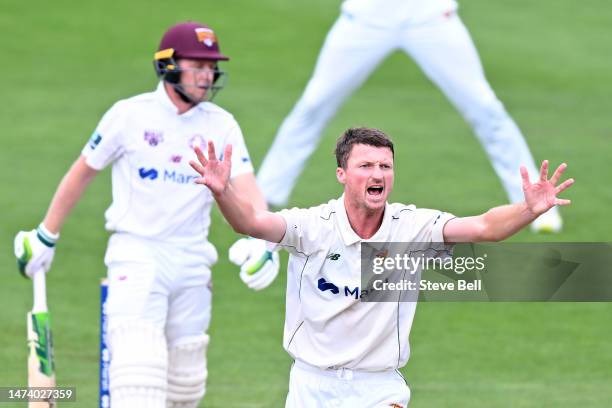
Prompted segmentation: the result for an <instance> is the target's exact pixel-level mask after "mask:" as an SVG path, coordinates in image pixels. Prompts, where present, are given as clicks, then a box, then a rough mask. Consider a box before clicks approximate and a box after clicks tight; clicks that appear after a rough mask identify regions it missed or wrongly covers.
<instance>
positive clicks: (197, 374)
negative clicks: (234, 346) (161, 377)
mask: <svg viewBox="0 0 612 408" xmlns="http://www.w3.org/2000/svg"><path fill="white" fill-rule="evenodd" d="M208 340H209V338H208V335H206V334H202V335H198V336H188V337H183V338H181V339H178V340H177V341H176V342H175V343H174V345H173V346H172V347H170V349H169V350H168V405H167V407H168V408H195V407H197V406H198V403H199V402H200V400H201V399H202V397H203V396H204V393H205V392H206V377H207V376H208V370H207V369H206V348H207V347H208ZM113 408H115V407H113Z"/></svg>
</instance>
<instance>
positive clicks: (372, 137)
mask: <svg viewBox="0 0 612 408" xmlns="http://www.w3.org/2000/svg"><path fill="white" fill-rule="evenodd" d="M356 144H364V145H369V146H374V147H388V148H389V149H391V154H392V155H393V157H395V151H394V150H393V142H392V141H391V139H390V138H389V136H387V135H386V134H385V133H384V132H383V131H382V130H379V129H373V128H350V129H347V130H346V131H344V133H343V134H342V135H340V137H339V138H338V141H337V142H336V151H335V153H336V163H338V167H342V168H343V169H346V164H347V162H348V158H349V155H350V154H351V150H352V149H353V145H356Z"/></svg>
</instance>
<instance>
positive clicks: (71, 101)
mask: <svg viewBox="0 0 612 408" xmlns="http://www.w3.org/2000/svg"><path fill="white" fill-rule="evenodd" d="M339 4H340V1H339V0H292V1H289V0H285V1H283V0H259V1H252V0H228V1H216V2H213V1H208V0H206V1H192V0H188V1H180V2H178V1H176V2H159V1H144V0H133V1H118V0H108V1H105V2H87V1H84V2H74V1H68V0H56V1H50V2H45V1H40V0H35V1H31V2H24V1H19V0H3V1H2V6H0V9H1V10H2V11H1V12H0V34H1V37H2V42H1V43H2V47H1V49H2V53H3V55H4V57H3V63H2V66H1V67H0V72H1V73H2V82H3V84H2V96H3V101H2V109H0V123H1V126H2V134H3V136H2V149H0V163H2V170H1V171H0V181H1V185H2V193H1V194H0V208H1V209H2V212H1V214H2V215H1V216H0V217H1V222H0V242H1V244H2V245H1V247H0V249H1V250H0V265H1V266H2V272H1V273H0V321H1V322H2V330H1V331H0V387H1V386H23V385H25V383H26V365H25V362H26V343H25V332H26V327H25V314H26V312H27V311H28V310H29V309H30V308H31V299H32V296H31V285H30V282H29V281H26V280H24V279H22V278H21V277H20V276H19V274H18V273H17V271H16V268H15V262H14V259H13V255H12V240H13V236H14V234H15V233H16V232H17V231H18V230H19V229H30V228H33V227H35V226H36V225H37V223H38V222H40V220H41V219H42V217H43V216H44V213H45V210H46V207H47V205H48V203H49V200H50V198H51V195H52V193H53V192H54V190H55V188H56V186H57V184H58V182H59V181H60V179H61V177H62V175H63V174H64V172H65V171H66V170H67V169H68V167H69V166H70V164H71V162H72V161H73V160H74V159H76V157H77V156H78V154H79V152H80V150H81V148H82V146H83V145H84V144H85V143H86V141H87V140H88V138H89V136H90V135H91V133H92V131H93V129H94V127H95V125H96V123H97V122H98V120H99V118H100V116H101V115H102V113H103V112H105V111H106V109H108V108H109V107H110V105H111V104H112V103H113V102H114V101H115V100H117V99H120V98H123V97H128V96H131V95H133V94H136V93H140V92H144V91H148V90H150V89H152V88H153V87H154V86H155V85H156V79H155V75H154V72H153V69H152V63H151V60H152V55H153V52H154V51H155V49H156V46H157V44H158V41H159V38H160V36H161V34H162V33H163V31H164V30H165V29H166V28H167V27H168V26H169V25H171V24H173V23H175V22H177V21H179V20H184V19H195V20H201V21H204V22H207V23H209V24H210V25H212V26H213V27H214V28H215V29H216V31H217V33H218V35H219V37H220V42H221V47H222V50H223V52H224V53H226V54H228V55H229V56H231V58H232V60H231V61H230V62H229V63H226V64H225V68H226V69H227V70H228V71H229V73H230V80H229V84H228V86H227V89H225V90H223V91H222V92H221V94H219V96H218V98H217V100H216V102H217V103H218V104H220V105H221V106H223V107H224V108H226V109H227V110H229V111H230V112H232V113H233V114H234V115H235V117H236V118H237V120H238V122H239V123H240V124H241V126H242V129H243V132H244V134H245V137H246V140H247V144H248V146H249V148H250V150H251V153H252V156H253V159H254V161H255V163H256V164H257V165H258V164H259V163H260V162H261V160H262V158H263V155H264V154H265V152H266V149H267V148H268V147H269V145H270V144H271V142H272V139H273V136H274V133H275V131H276V129H277V127H278V126H279V124H280V122H281V120H282V119H283V117H284V115H286V114H287V113H288V111H289V110H290V108H291V106H292V104H293V103H294V102H295V100H296V99H297V97H298V96H299V94H300V92H301V91H302V89H303V87H304V85H305V83H306V81H307V79H308V77H309V75H310V73H311V71H312V68H313V66H314V62H315V59H316V55H317V53H318V50H319V48H320V45H321V43H322V41H323V39H324V36H325V34H326V32H327V30H328V29H329V27H330V26H331V24H332V23H333V21H334V20H335V18H336V16H337V10H338V7H339ZM460 14H461V16H462V17H463V19H464V21H465V22H466V25H467V26H468V27H469V29H470V31H471V33H472V35H473V37H474V39H475V42H476V44H477V46H478V47H479V50H480V52H481V56H482V59H483V63H484V65H485V69H486V71H487V74H488V78H489V79H490V81H491V82H492V84H493V86H494V88H495V89H496V91H497V93H498V95H499V96H500V98H501V99H502V101H503V102H504V103H505V105H506V107H507V108H508V110H509V111H510V112H511V114H512V115H513V117H514V118H515V119H516V121H517V122H518V123H519V125H520V127H521V128H522V130H523V131H524V133H525V135H526V138H527V140H528V143H529V145H530V147H531V149H532V151H533V153H534V155H535V156H536V158H537V159H544V158H547V159H549V160H551V162H552V163H555V164H556V163H559V162H561V161H566V162H567V163H568V164H569V169H568V171H567V174H568V175H569V176H571V177H574V178H575V179H576V185H575V186H574V187H572V189H571V190H569V191H568V192H567V193H566V194H565V196H567V197H568V198H571V199H572V200H573V205H572V206H571V207H570V208H564V209H563V210H562V214H563V217H564V220H565V223H566V227H565V229H564V231H563V232H562V233H561V234H559V235H555V236H545V235H541V236H536V235H533V234H531V233H529V232H522V233H521V234H519V235H517V236H516V237H514V238H513V240H514V241H523V242H536V241H565V242H571V241H612V232H611V230H612V222H611V221H610V217H609V213H608V211H609V207H610V203H611V202H612V187H611V183H610V176H611V175H612V171H611V169H612V166H611V165H610V163H611V158H612V147H611V145H612V143H611V137H612V126H611V122H610V112H612V99H610V84H612V56H611V54H610V41H609V37H610V27H611V24H612V8H611V7H610V5H609V3H608V2H607V1H604V0H585V1H581V2H579V1H574V0H558V1H538V2H536V1H527V0H515V1H511V2H508V1H501V0H465V1H463V2H461V9H460ZM355 125H366V126H371V127H380V128H382V129H384V130H385V131H387V132H388V133H389V134H390V135H391V136H392V137H393V138H394V140H395V142H396V145H397V146H396V186H395V191H394V193H393V195H392V197H391V198H392V200H394V201H402V202H412V203H415V204H417V205H418V206H421V207H433V208H440V209H444V210H447V211H450V212H453V213H455V214H458V215H471V214H476V213H480V212H482V211H484V210H486V209H488V208H489V207H491V206H494V205H497V204H501V203H503V202H505V200H506V198H505V195H504V193H503V190H502V188H501V186H500V183H499V182H498V180H497V178H496V176H495V175H494V173H493V171H492V168H491V166H490V164H489V162H488V160H487V159H486V157H485V154H484V152H483V151H482V149H481V147H480V145H479V144H478V143H477V141H476V139H475V138H474V137H473V136H472V134H471V132H470V129H469V128H468V126H467V125H466V124H465V123H464V122H463V121H462V119H461V118H460V116H459V115H458V114H457V113H456V112H455V110H454V109H453V108H452V107H451V106H450V104H449V103H448V102H447V101H446V100H445V99H444V97H443V95H442V94H441V93H440V92H439V91H438V90H437V89H436V88H434V87H433V86H432V85H431V84H430V83H429V82H428V81H427V80H426V79H425V78H424V76H423V75H422V74H421V72H420V71H419V69H418V68H417V67H416V66H415V64H414V63H413V62H412V61H411V60H409V59H408V58H407V57H406V56H404V55H403V54H396V55H393V56H392V57H391V58H389V59H388V60H387V61H385V62H384V63H383V64H382V66H381V67H380V69H379V70H377V71H376V72H375V74H374V75H373V76H372V77H371V78H370V80H369V81H368V82H367V84H366V85H365V86H364V87H363V88H362V89H360V90H359V91H358V92H357V93H356V94H355V95H354V97H353V98H352V99H350V101H349V102H348V103H347V104H346V105H345V106H344V107H343V109H342V110H341V111H340V112H339V115H338V116H337V117H336V118H335V119H334V120H333V121H332V123H331V124H330V126H329V127H328V128H327V130H326V131H325V135H326V138H324V140H323V141H322V143H321V146H320V148H319V149H318V150H317V152H316V154H315V156H314V157H313V159H312V160H311V161H310V164H309V166H308V168H307V169H306V171H305V172H304V174H303V177H302V178H301V179H300V182H299V184H298V186H297V188H296V190H295V194H294V196H293V199H292V205H298V206H310V205H316V204H319V203H321V202H323V201H327V200H328V199H329V198H332V197H334V196H337V195H339V194H340V187H339V185H338V184H337V183H336V181H335V177H334V169H335V163H334V159H333V156H332V154H331V151H332V148H333V145H334V141H335V138H336V136H337V135H338V134H339V133H340V132H341V131H342V130H343V129H345V128H347V127H349V126H355ZM109 203H110V172H109V171H105V172H104V173H102V174H101V175H100V176H99V177H98V179H97V180H96V181H95V182H94V183H93V184H92V185H91V187H90V188H89V190H88V191H87V193H86V195H85V197H84V199H83V200H82V201H81V202H80V204H79V205H78V207H77V208H76V209H75V210H74V212H73V214H72V216H71V217H70V219H69V220H68V222H67V224H66V225H65V228H64V230H63V231H62V238H61V241H60V242H59V244H58V250H57V254H56V257H55V261H54V265H53V269H52V271H51V274H50V275H49V276H48V296H49V306H50V309H51V312H52V314H53V328H54V334H55V350H56V358H57V378H58V384H59V385H61V386H75V387H76V388H77V395H78V402H76V403H75V404H72V405H69V404H64V405H65V406H66V407H68V406H75V407H95V406H97V405H96V404H97V393H98V391H97V378H98V365H97V360H98V330H99V327H98V282H99V279H100V278H101V277H102V276H103V275H104V274H105V268H104V264H103V262H102V258H103V254H104V250H105V245H106V240H107V233H106V232H105V231H104V228H103V226H104V222H103V212H104V210H105V208H106V207H107V206H108V205H109ZM210 239H211V241H212V242H213V243H215V245H217V248H218V249H219V253H220V261H219V263H218V264H217V265H216V266H215V267H214V269H213V274H214V300H213V303H214V305H213V320H212V326H211V329H210V334H211V338H212V340H211V344H210V349H209V354H208V356H209V382H208V392H207V395H206V398H205V400H204V402H203V403H202V404H201V406H206V407H279V406H283V404H284V398H285V395H286V392H287V383H288V371H289V367H290V364H291V360H290V358H289V357H288V355H287V354H286V353H285V351H284V350H283V348H282V344H281V341H282V329H283V319H284V296H285V295H284V285H285V278H284V276H283V274H282V273H281V274H280V277H279V278H278V280H277V281H276V282H275V283H274V284H273V285H272V286H271V287H270V288H268V289H267V290H265V291H263V292H261V293H253V292H251V291H249V290H248V289H247V288H246V287H245V286H244V285H243V284H242V282H241V281H240V279H239V277H238V272H237V270H236V268H235V267H234V266H230V264H229V263H228V261H227V259H226V258H227V257H226V253H227V249H228V247H229V246H230V245H231V243H232V242H233V241H234V240H235V239H236V235H235V234H234V233H233V232H232V231H231V230H230V229H229V228H228V226H227V225H226V224H225V223H224V222H223V221H222V219H221V217H220V215H219V212H218V211H217V210H215V212H214V221H213V226H212V229H211V237H210ZM283 260H286V255H283ZM283 270H284V269H283ZM611 339H612V304H605V303H583V304H574V303H564V304H561V303H520V304H519V303H501V304H467V303H461V304H459V303H457V304H454V303H423V304H420V305H419V306H418V311H417V314H416V318H415V323H414V325H413V329H412V335H411V346H412V357H411V359H410V361H409V363H408V365H407V366H406V367H405V369H404V370H403V372H404V374H405V375H406V377H407V379H408V381H409V384H410V386H411V389H412V396H413V398H412V403H413V404H412V405H411V406H414V407H575V406H580V407H581V408H585V407H607V406H610V401H612V346H611V344H612V343H611ZM5 406H6V407H8V406H11V404H6V403H4V404H3V403H0V407H5ZM15 406H20V405H15Z"/></svg>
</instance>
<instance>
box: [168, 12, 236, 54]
mask: <svg viewBox="0 0 612 408" xmlns="http://www.w3.org/2000/svg"><path fill="white" fill-rule="evenodd" d="M170 48H171V49H173V50H174V53H173V57H174V58H176V59H179V58H191V59H207V60H213V61H227V60H229V58H228V57H226V56H225V55H223V54H221V52H220V51H219V41H218V40H217V36H216V34H215V33H214V31H213V30H212V29H211V28H210V27H208V26H206V25H204V24H200V23H196V22H194V21H187V22H183V23H178V24H176V25H174V26H172V27H170V28H169V29H168V31H166V33H165V34H164V36H163V37H162V40H161V42H160V44H159V48H158V51H163V50H167V49H170Z"/></svg>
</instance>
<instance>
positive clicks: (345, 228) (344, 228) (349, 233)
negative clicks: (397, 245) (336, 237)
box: [334, 194, 391, 246]
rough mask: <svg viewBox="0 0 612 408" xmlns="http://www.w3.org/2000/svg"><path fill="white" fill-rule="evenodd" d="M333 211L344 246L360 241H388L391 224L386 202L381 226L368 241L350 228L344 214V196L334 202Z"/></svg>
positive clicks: (389, 211)
mask: <svg viewBox="0 0 612 408" xmlns="http://www.w3.org/2000/svg"><path fill="white" fill-rule="evenodd" d="M334 210H335V211H336V214H337V217H338V223H339V226H340V234H341V235H342V240H343V241H344V244H345V245H346V246H349V245H353V244H355V243H357V242H361V241H364V242H369V241H372V242H378V241H386V240H388V237H389V228H390V224H391V209H390V208H389V203H388V202H385V212H384V214H383V220H382V224H381V225H380V227H379V228H378V230H377V231H376V232H375V233H374V235H373V236H372V238H369V239H362V238H361V237H360V236H359V235H357V233H356V232H355V230H353V227H351V224H350V222H349V220H348V215H347V214H346V207H345V206H344V194H342V195H341V196H340V198H338V200H336V204H335V208H334Z"/></svg>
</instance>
